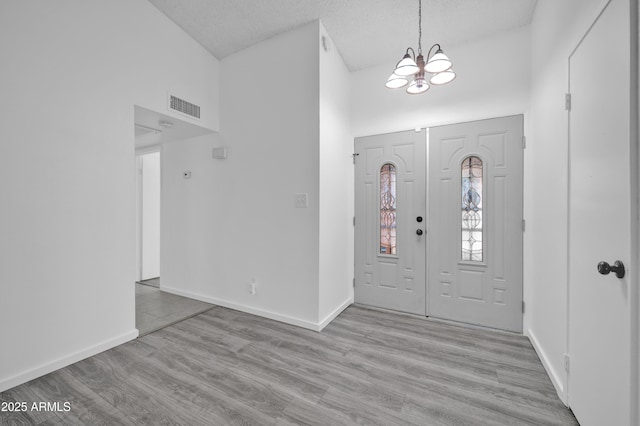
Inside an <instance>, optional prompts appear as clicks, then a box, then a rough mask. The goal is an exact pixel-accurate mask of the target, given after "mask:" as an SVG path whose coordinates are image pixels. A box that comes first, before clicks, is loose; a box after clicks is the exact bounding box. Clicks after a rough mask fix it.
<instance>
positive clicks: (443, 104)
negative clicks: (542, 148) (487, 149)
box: [351, 27, 530, 137]
mask: <svg viewBox="0 0 640 426" xmlns="http://www.w3.org/2000/svg"><path fill="white" fill-rule="evenodd" d="M529 43H530V34H529V28H528V27H523V28H519V29H515V30H512V31H509V32H505V33H502V34H499V35H496V36H493V37H489V38H483V39H480V40H477V41H475V42H472V43H467V44H460V45H454V46H442V48H443V51H444V52H445V53H446V54H447V55H448V56H449V58H450V59H451V60H452V62H453V70H454V71H455V72H456V74H457V77H456V79H455V80H454V81H453V82H451V83H449V84H447V85H444V86H439V87H438V86H432V87H431V88H430V89H429V91H427V92H426V93H424V94H422V95H415V96H411V95H408V94H406V92H405V88H402V89H395V90H392V89H387V88H386V87H385V86H384V83H385V82H386V81H387V78H388V77H389V75H390V74H391V72H392V71H393V67H394V66H395V63H390V64H385V65H382V66H378V67H374V68H369V69H365V70H362V71H358V72H354V73H352V74H351V130H352V132H353V135H354V136H356V137H358V136H367V135H375V134H381V133H390V132H396V131H402V130H409V129H414V128H416V127H428V126H433V125H440V124H450V123H457V122H464V121H470V120H478V119H483V118H493V117H501V116H506V115H513V114H520V113H523V112H525V111H526V110H527V109H528V105H529V79H530V62H529V61H530V57H529ZM425 45H427V44H426V43H425ZM401 53H402V52H398V54H399V55H400V54H401ZM498 57H500V58H501V60H500V61H498V60H497V58H498Z"/></svg>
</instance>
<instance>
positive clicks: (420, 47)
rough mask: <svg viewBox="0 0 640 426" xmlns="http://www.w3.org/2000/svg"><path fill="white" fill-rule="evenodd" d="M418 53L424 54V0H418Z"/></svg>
mask: <svg viewBox="0 0 640 426" xmlns="http://www.w3.org/2000/svg"><path fill="white" fill-rule="evenodd" d="M418 55H422V0H418Z"/></svg>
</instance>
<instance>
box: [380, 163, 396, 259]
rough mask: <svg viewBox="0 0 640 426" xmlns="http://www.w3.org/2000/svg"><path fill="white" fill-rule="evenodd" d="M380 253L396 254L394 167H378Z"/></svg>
mask: <svg viewBox="0 0 640 426" xmlns="http://www.w3.org/2000/svg"><path fill="white" fill-rule="evenodd" d="M380 254H396V167H395V166H394V165H393V164H388V163H387V164H385V165H384V166H382V168H381V169H380Z"/></svg>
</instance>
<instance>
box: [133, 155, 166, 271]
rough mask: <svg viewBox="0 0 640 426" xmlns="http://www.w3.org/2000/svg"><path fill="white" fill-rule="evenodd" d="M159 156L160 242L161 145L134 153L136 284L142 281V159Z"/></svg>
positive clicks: (160, 260) (160, 207)
mask: <svg viewBox="0 0 640 426" xmlns="http://www.w3.org/2000/svg"><path fill="white" fill-rule="evenodd" d="M156 152H157V153H158V154H160V206H159V210H160V241H162V158H163V157H162V145H153V146H149V147H145V148H140V149H136V151H135V167H136V282H137V281H141V280H142V267H143V265H142V263H143V262H142V259H143V247H142V246H143V244H142V227H143V223H142V218H143V216H144V215H143V213H142V198H143V194H142V191H143V189H142V188H143V184H142V173H141V171H142V169H141V167H142V157H143V156H144V155H148V154H154V153H156ZM158 261H159V262H160V274H161V275H162V244H160V259H158Z"/></svg>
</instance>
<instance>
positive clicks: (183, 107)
mask: <svg viewBox="0 0 640 426" xmlns="http://www.w3.org/2000/svg"><path fill="white" fill-rule="evenodd" d="M169 109H170V110H172V111H177V112H179V113H181V114H184V115H188V116H189V117H192V118H197V119H198V120H199V119H200V106H199V105H196V104H192V103H191V102H187V101H185V100H184V99H180V98H178V97H176V96H173V95H169Z"/></svg>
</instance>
